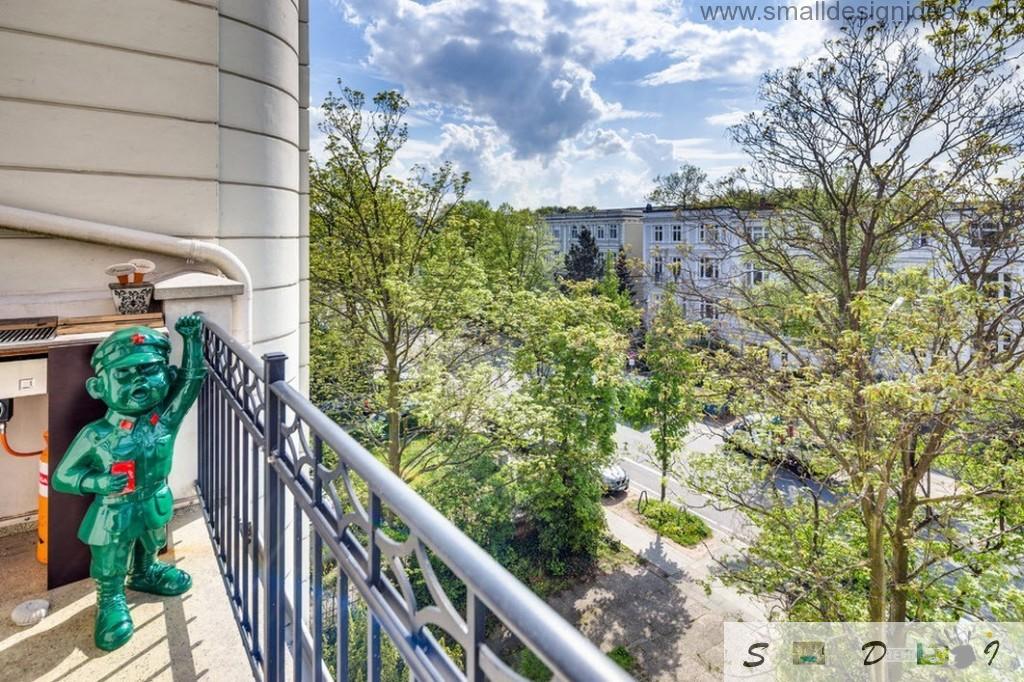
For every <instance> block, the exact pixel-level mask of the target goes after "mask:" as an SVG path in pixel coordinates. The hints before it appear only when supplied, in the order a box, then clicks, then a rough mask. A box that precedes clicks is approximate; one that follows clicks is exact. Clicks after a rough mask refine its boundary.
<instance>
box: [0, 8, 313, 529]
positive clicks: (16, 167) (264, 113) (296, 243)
mask: <svg viewBox="0 0 1024 682" xmlns="http://www.w3.org/2000/svg"><path fill="white" fill-rule="evenodd" d="M308 35H309V31H308V6H307V0H219V1H218V0H0V65H2V68H0V204H3V205H9V206H15V207H18V208H26V209H33V210H38V211H44V212H48V213H56V214H61V215H66V216H71V217H74V218H82V219H86V220H92V221H98V222H103V223H110V224H114V225H120V226H124V227H129V228H133V229H137V230H145V231H151V232H156V233H161V234H166V235H175V236H182V237H195V238H200V239H204V240H210V241H212V242H215V243H219V244H220V245H222V246H224V247H226V248H228V249H230V250H231V251H232V252H234V253H235V254H236V255H237V256H238V257H239V258H240V259H241V260H242V261H243V262H244V263H245V265H246V267H247V268H248V270H249V272H250V274H251V275H252V279H253V329H252V330H251V339H252V341H253V349H254V351H255V352H256V353H257V354H262V353H265V352H269V351H282V352H284V353H286V354H287V355H288V356H289V363H288V379H289V380H290V381H293V382H294V383H296V384H297V385H298V387H299V388H300V389H301V390H303V391H305V390H306V387H307V383H308V363H309V361H308V355H309V354H308V339H309V334H308V328H309V327H308V321H309V314H308V253H307V251H308V244H309V239H308V234H309V232H308V215H307V214H308V206H309V201H308V169H307V158H308V151H307V150H308V147H309V132H308V122H309V113H308V106H309V69H308V62H309V58H308V55H309V50H308ZM140 256H144V257H148V258H151V259H152V260H154V261H155V262H156V263H157V273H156V274H157V277H158V278H160V277H166V276H168V275H171V274H173V273H175V272H179V271H182V270H197V269H200V270H202V269H205V270H209V271H213V269H212V268H209V267H203V266H197V265H196V264H189V263H186V262H184V261H182V260H179V259H175V258H169V257H165V256H155V255H153V254H147V253H144V252H140V251H139V250H137V249H119V248H115V247H104V246H97V245H90V244H85V243H80V242H74V241H70V240H59V239H52V238H48V237H41V236H35V235H30V234H26V233H24V232H18V231H14V230H9V229H5V228H4V227H3V226H2V225H0V319H2V318H10V317H27V316H40V315H58V316H81V315H93V314H110V313H113V312H114V309H113V304H112V301H111V298H110V293H109V291H108V289H107V283H108V281H109V278H108V277H107V276H106V275H105V274H104V273H103V269H104V268H105V267H106V266H107V265H109V264H111V263H114V262H118V261H122V260H126V259H129V258H133V257H140ZM2 457H3V456H2V455H0V458H2ZM2 461H3V460H2V459H0V463H2ZM2 471H3V470H2V469H0V473H2ZM2 492H3V491H2V490H0V493H2ZM3 512H4V510H3V509H0V517H2V516H3V515H4V514H3Z"/></svg>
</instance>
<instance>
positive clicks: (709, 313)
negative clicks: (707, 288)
mask: <svg viewBox="0 0 1024 682" xmlns="http://www.w3.org/2000/svg"><path fill="white" fill-rule="evenodd" d="M719 315H720V313H719V310H718V306H717V305H715V304H714V303H707V302H704V303H701V304H700V318H701V319H702V320H717V319H718V318H719Z"/></svg>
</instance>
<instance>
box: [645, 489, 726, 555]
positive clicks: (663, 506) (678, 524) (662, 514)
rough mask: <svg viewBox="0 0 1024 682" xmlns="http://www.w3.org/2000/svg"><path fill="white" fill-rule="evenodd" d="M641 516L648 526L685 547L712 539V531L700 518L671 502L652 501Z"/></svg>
mask: <svg viewBox="0 0 1024 682" xmlns="http://www.w3.org/2000/svg"><path fill="white" fill-rule="evenodd" d="M641 514H642V515H643V517H644V522H645V523H646V524H647V525H648V526H650V527H651V528H653V529H654V530H656V531H658V532H659V533H660V534H662V535H664V536H665V537H667V538H669V539H670V540H673V541H674V542H678V543H679V544H680V545H683V546H684V547H692V546H694V545H696V544H697V543H698V542H700V541H701V540H706V539H707V538H709V537H711V529H710V528H708V526H707V524H706V523H704V521H703V520H702V519H701V518H700V517H698V516H694V515H693V514H691V513H690V512H688V511H686V510H685V509H680V508H679V507H677V506H676V505H674V504H672V503H670V502H659V501H657V500H651V501H650V502H648V503H647V504H646V505H645V506H644V508H643V511H642V512H641Z"/></svg>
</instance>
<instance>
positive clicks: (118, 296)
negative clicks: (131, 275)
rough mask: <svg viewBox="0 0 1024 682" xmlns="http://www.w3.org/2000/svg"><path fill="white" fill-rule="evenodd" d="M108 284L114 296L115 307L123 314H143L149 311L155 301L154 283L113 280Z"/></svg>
mask: <svg viewBox="0 0 1024 682" xmlns="http://www.w3.org/2000/svg"><path fill="white" fill-rule="evenodd" d="M108 286H109V287H110V293H111V295H112V296H113V297H114V308H115V309H116V310H117V312H118V313H120V314H121V315H141V314H142V313H148V312H149V305H150V303H152V301H153V285H152V284H151V283H149V282H143V283H141V284H118V283H115V282H111V283H110V284H109V285H108Z"/></svg>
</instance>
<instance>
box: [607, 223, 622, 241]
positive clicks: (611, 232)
mask: <svg viewBox="0 0 1024 682" xmlns="http://www.w3.org/2000/svg"><path fill="white" fill-rule="evenodd" d="M608 236H609V237H611V238H612V239H618V238H619V226H618V225H612V226H611V227H609V228H608Z"/></svg>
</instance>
